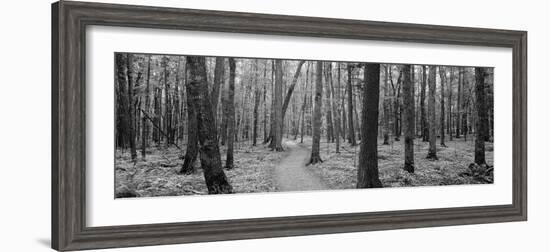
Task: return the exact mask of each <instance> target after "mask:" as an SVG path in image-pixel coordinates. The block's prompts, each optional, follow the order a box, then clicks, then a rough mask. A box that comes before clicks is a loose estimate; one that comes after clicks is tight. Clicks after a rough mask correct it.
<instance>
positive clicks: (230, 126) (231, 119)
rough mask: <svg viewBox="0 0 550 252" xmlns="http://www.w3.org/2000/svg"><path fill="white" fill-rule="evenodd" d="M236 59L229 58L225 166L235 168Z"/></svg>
mask: <svg viewBox="0 0 550 252" xmlns="http://www.w3.org/2000/svg"><path fill="white" fill-rule="evenodd" d="M235 68H236V66H235V59H234V58H229V89H228V92H227V135H228V137H227V158H226V159H225V168H226V169H228V170H229V169H233V144H234V142H235Z"/></svg>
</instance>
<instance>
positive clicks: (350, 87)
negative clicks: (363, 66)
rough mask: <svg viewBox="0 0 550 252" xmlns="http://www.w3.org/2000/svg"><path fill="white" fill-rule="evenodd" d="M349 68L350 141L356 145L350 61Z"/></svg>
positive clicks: (352, 144)
mask: <svg viewBox="0 0 550 252" xmlns="http://www.w3.org/2000/svg"><path fill="white" fill-rule="evenodd" d="M347 70H348V82H347V89H348V128H349V130H348V142H349V143H350V144H351V146H356V145H357V142H356V141H355V128H354V125H353V86H352V75H351V74H352V70H353V69H352V65H351V64H350V63H348V64H347Z"/></svg>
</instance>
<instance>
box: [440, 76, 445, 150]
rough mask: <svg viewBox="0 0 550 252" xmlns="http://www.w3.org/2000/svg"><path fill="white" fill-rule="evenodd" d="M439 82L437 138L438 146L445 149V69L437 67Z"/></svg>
mask: <svg viewBox="0 0 550 252" xmlns="http://www.w3.org/2000/svg"><path fill="white" fill-rule="evenodd" d="M439 80H440V83H441V100H440V105H441V109H440V110H441V113H440V119H439V128H440V129H439V134H440V135H441V136H440V138H439V140H440V142H439V144H440V145H441V146H443V147H447V146H446V145H445V83H446V82H447V70H446V69H445V67H442V66H440V67H439Z"/></svg>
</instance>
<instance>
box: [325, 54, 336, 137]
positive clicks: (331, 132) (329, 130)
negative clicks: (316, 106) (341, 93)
mask: <svg viewBox="0 0 550 252" xmlns="http://www.w3.org/2000/svg"><path fill="white" fill-rule="evenodd" d="M329 71H332V67H331V66H330V63H328V62H327V63H326V66H325V83H326V92H325V98H326V101H327V106H325V108H326V110H325V111H326V117H325V119H326V121H327V142H334V122H333V118H332V101H331V95H332V93H331V89H330V85H331V83H330V82H331V81H332V80H330V76H331V75H330V74H329Z"/></svg>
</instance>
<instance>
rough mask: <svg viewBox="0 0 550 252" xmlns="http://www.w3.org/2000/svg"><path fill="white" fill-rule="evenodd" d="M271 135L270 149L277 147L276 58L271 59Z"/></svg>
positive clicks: (269, 140)
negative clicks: (275, 139)
mask: <svg viewBox="0 0 550 252" xmlns="http://www.w3.org/2000/svg"><path fill="white" fill-rule="evenodd" d="M269 123H270V124H269V137H268V138H267V141H268V142H269V145H268V147H269V148H270V149H275V141H274V138H275V125H277V122H276V119H275V60H272V61H271V111H270V114H269Z"/></svg>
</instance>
